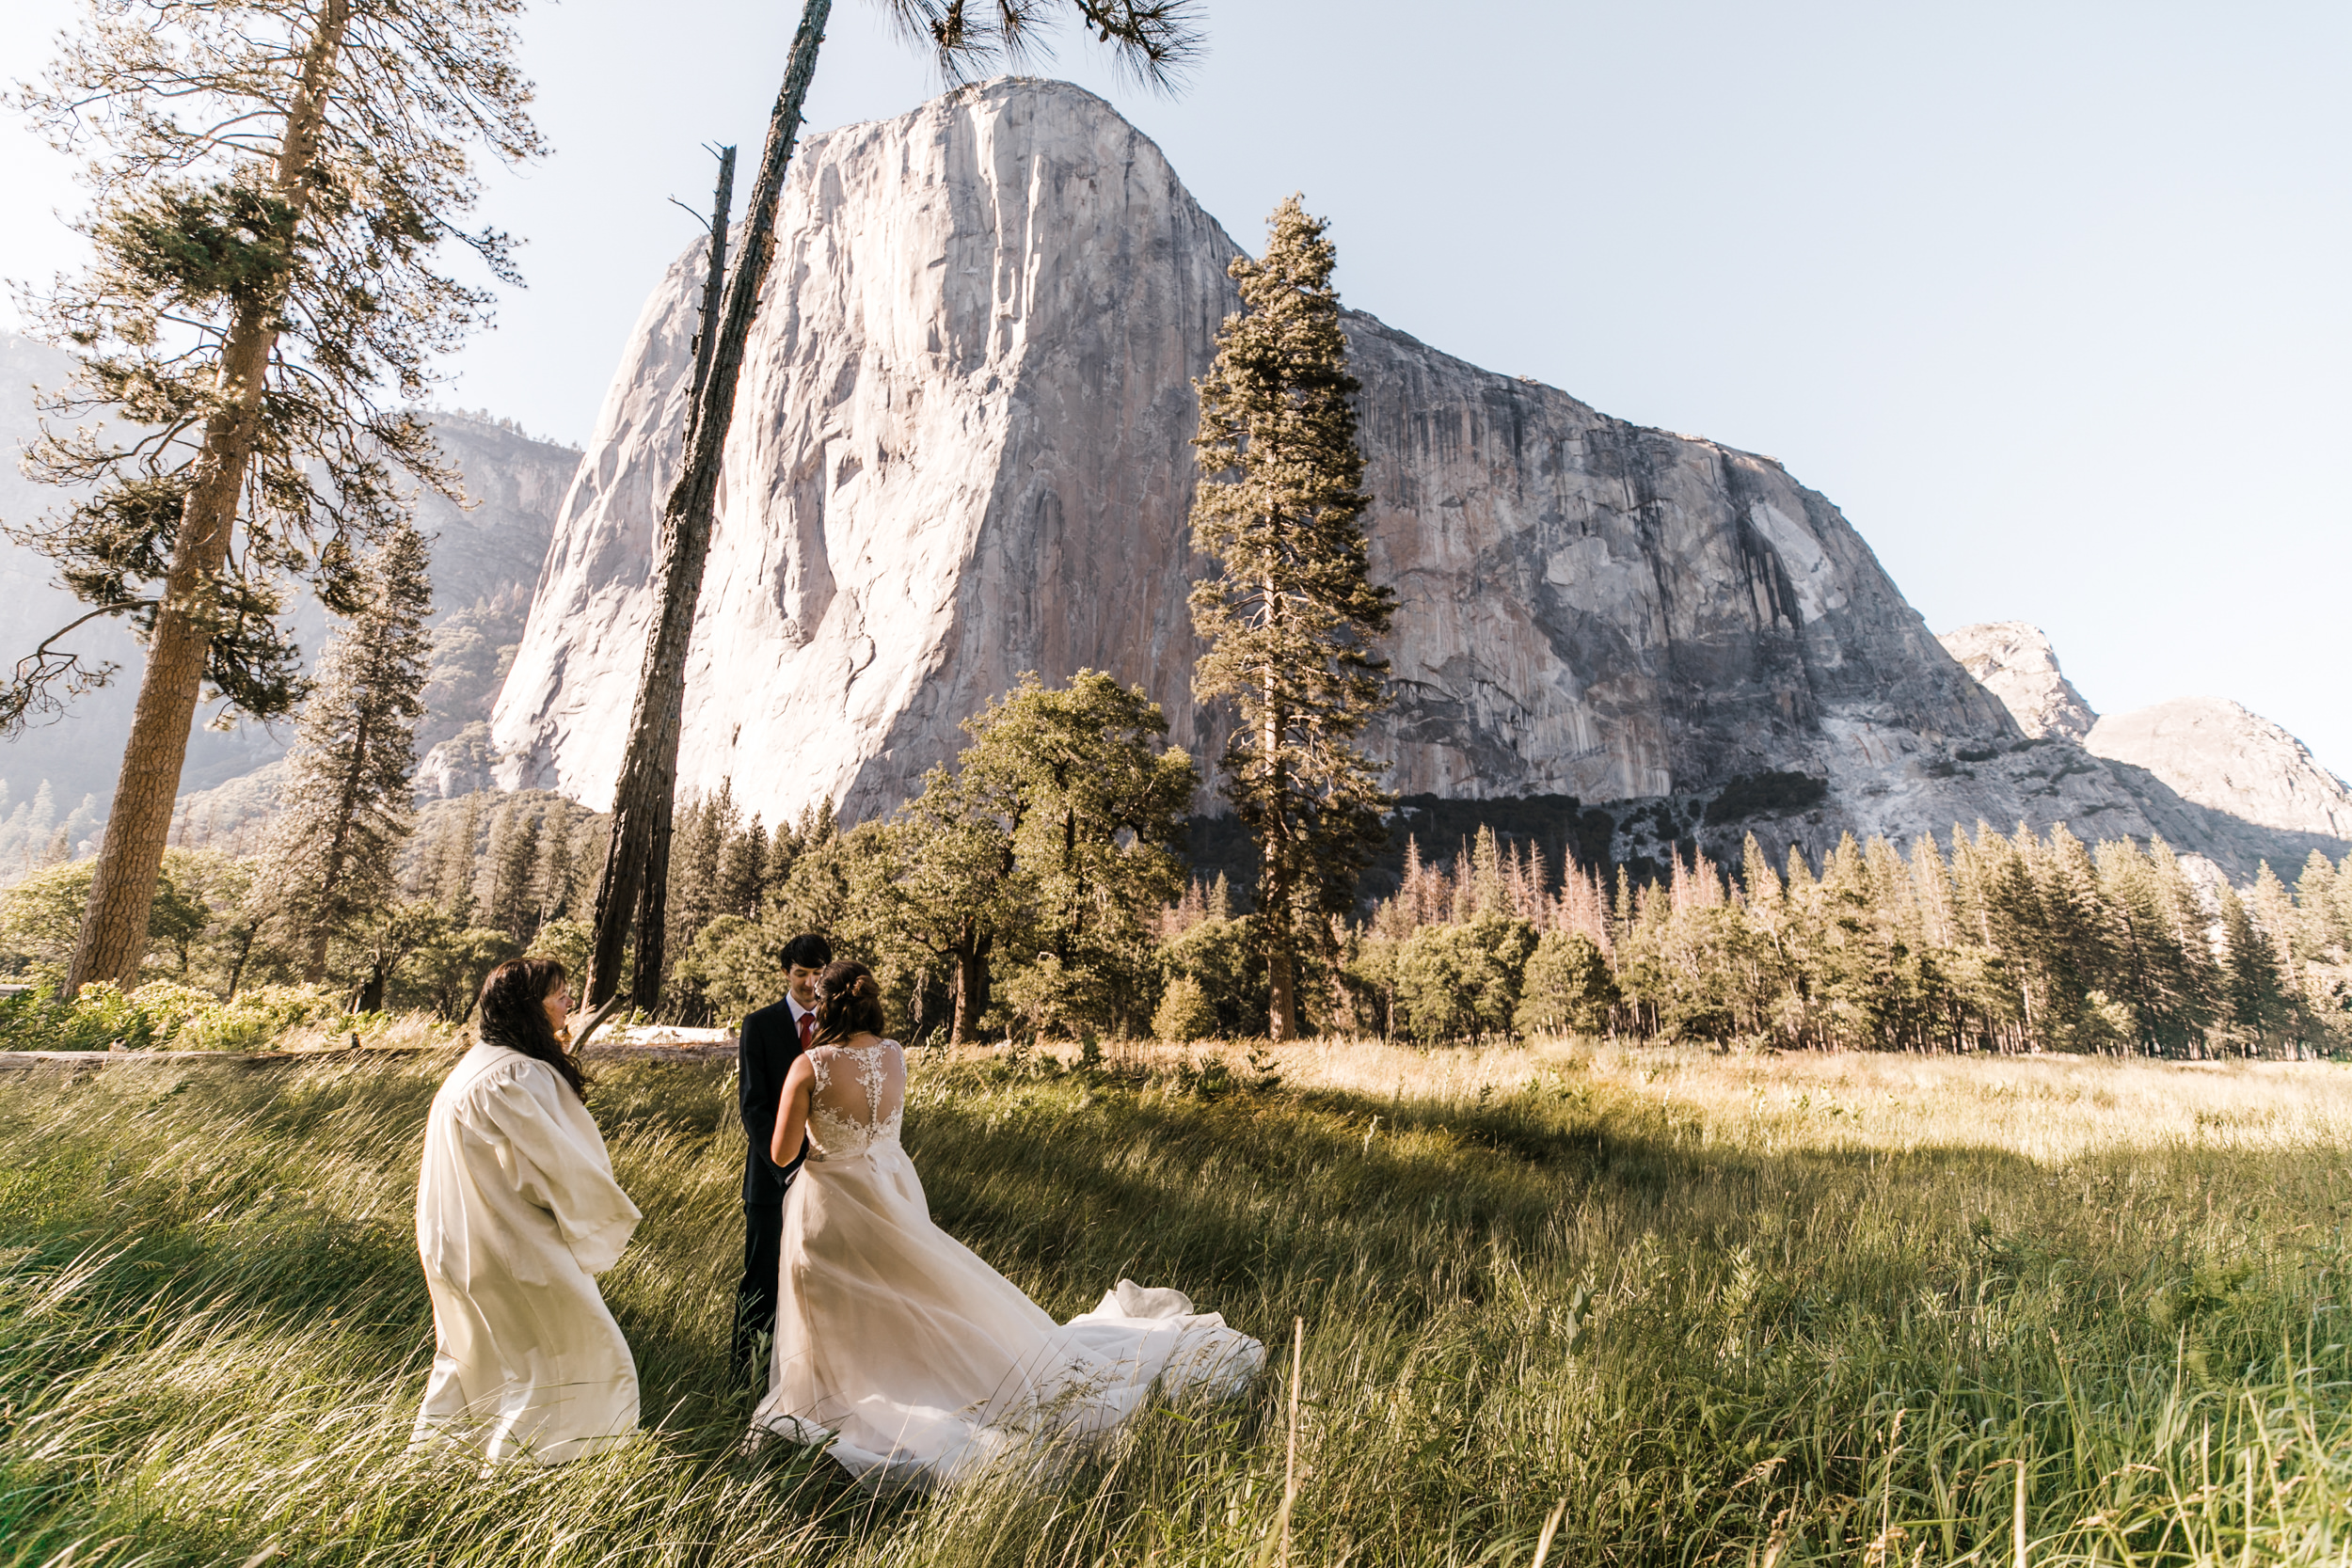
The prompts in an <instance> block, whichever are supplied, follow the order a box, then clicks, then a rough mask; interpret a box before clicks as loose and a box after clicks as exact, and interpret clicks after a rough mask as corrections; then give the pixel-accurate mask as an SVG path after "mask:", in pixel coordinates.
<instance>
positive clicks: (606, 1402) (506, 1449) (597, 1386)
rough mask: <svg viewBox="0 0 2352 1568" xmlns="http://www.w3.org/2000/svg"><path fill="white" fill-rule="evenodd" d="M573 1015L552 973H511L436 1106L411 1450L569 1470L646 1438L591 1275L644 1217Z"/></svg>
mask: <svg viewBox="0 0 2352 1568" xmlns="http://www.w3.org/2000/svg"><path fill="white" fill-rule="evenodd" d="M570 1004H571V997H570V995H569V988H568V986H567V985H566V983H565V979H564V966H563V965H562V964H559V963H557V962H556V961H555V960H554V959H552V958H515V959H511V960H509V961H508V962H506V963H502V964H501V965H499V966H498V967H497V968H496V969H494V970H492V971H491V972H490V975H489V978H488V979H486V980H485V981H484V982H483V985H482V998H481V1000H480V1002H478V1003H477V1004H476V1007H477V1010H478V1012H479V1016H480V1017H481V1020H482V1025H481V1038H480V1039H479V1040H478V1041H477V1042H476V1043H475V1045H474V1047H473V1049H471V1050H470V1051H469V1052H467V1053H466V1054H465V1056H464V1058H463V1059H461V1060H460V1061H459V1062H458V1064H457V1065H456V1067H455V1068H454V1069H452V1070H451V1072H450V1075H449V1076H448V1078H446V1079H445V1080H443V1081H442V1084H441V1088H440V1092H439V1093H438V1094H437V1095H435V1096H434V1097H433V1109H432V1111H431V1113H430V1114H429V1115H428V1116H427V1117H426V1118H425V1132H424V1156H423V1159H422V1161H421V1163H420V1164H419V1168H418V1175H417V1251H418V1254H419V1256H420V1258H421V1260H422V1262H423V1264H424V1281H425V1288H426V1290H427V1291H429V1292H430V1293H431V1295H432V1297H433V1342H434V1354H433V1375H432V1378H431V1379H430V1381H428V1382H427V1383H426V1385H425V1391H424V1406H423V1408H422V1409H421V1410H420V1411H419V1412H418V1415H417V1425H416V1431H415V1433H414V1435H413V1436H412V1437H411V1439H410V1441H411V1442H412V1443H413V1444H416V1445H420V1446H422V1445H427V1444H430V1443H433V1442H434V1441H436V1440H440V1439H451V1440H455V1441H457V1442H460V1443H464V1444H467V1445H469V1446H471V1447H472V1448H474V1449H478V1450H480V1451H481V1452H482V1453H483V1454H484V1455H485V1457H487V1458H490V1459H524V1460H530V1461H533V1462H536V1463H538V1464H542V1465H557V1464H562V1463H564V1461H566V1460H571V1459H578V1458H580V1457H582V1456H584V1455H587V1454H591V1453H594V1452H596V1451H597V1450H599V1449H605V1448H609V1447H612V1445H614V1444H618V1443H623V1442H627V1441H628V1439H629V1437H630V1436H631V1434H633V1433H635V1432H636V1430H637V1364H636V1361H635V1360H634V1359H633V1358H632V1357H631V1356H630V1354H629V1350H628V1340H626V1339H624V1338H622V1337H621V1330H620V1325H619V1324H617V1323H614V1322H613V1321H612V1312H611V1311H609V1310H607V1308H606V1307H605V1305H604V1298H603V1296H602V1295H601V1294H599V1293H598V1291H597V1290H596V1277H595V1276H596V1275H599V1274H602V1273H604V1272H605V1271H606V1270H607V1269H610V1268H611V1267H612V1264H613V1262H614V1261H615V1260H616V1259H619V1257H620V1256H621V1249H622V1248H623V1247H624V1246H626V1245H628V1239H629V1236H630V1233H631V1232H633V1231H634V1230H635V1229H636V1228H637V1221H638V1217H639V1216H638V1212H637V1205H636V1204H634V1203H632V1202H630V1201H629V1198H628V1194H627V1193H625V1192H623V1191H622V1190H621V1188H620V1185H619V1183H617V1182H616V1181H614V1180H612V1157H611V1156H610V1155H609V1154H608V1153H607V1152H606V1150H605V1147H604V1138H603V1136H602V1134H600V1133H599V1132H597V1131H596V1118H595V1117H591V1116H590V1115H589V1114H588V1107H587V1105H586V1103H585V1102H584V1101H583V1100H582V1099H581V1096H582V1093H583V1091H584V1090H585V1088H586V1086H587V1084H586V1080H585V1079H584V1078H583V1077H582V1076H581V1074H580V1064H579V1063H578V1062H577V1061H575V1060H574V1059H573V1058H572V1057H571V1056H570V1054H569V1053H566V1051H565V1050H564V1042H565V1040H566V1038H567V1037H568V1032H569V1031H568V1022H569V1018H568V1013H569V1007H570Z"/></svg>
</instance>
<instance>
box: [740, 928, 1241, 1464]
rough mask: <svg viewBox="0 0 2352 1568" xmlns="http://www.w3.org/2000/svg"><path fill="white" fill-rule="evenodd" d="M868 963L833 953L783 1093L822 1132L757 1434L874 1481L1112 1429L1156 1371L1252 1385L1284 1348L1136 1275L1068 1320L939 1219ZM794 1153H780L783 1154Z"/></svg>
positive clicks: (1051, 1450) (1173, 1385)
mask: <svg viewBox="0 0 2352 1568" xmlns="http://www.w3.org/2000/svg"><path fill="white" fill-rule="evenodd" d="M885 1027H886V1024H885V1022H884V1020H883V1017H882V999H881V991H880V988H878V987H877V986H876V985H875V983H874V977H873V975H872V974H869V973H867V971H866V967H865V966H864V965H863V964H856V963H846V962H845V963H835V964H832V965H830V966H828V967H827V968H826V970H825V972H824V974H823V976H822V977H821V978H820V979H819V980H818V1028H817V1034H816V1036H815V1038H814V1040H813V1042H812V1044H811V1047H810V1049H809V1050H808V1052H807V1053H804V1054H803V1055H802V1056H801V1057H800V1058H799V1059H798V1060H796V1061H794V1062H793V1064H792V1067H791V1070H790V1071H789V1072H788V1073H787V1075H786V1077H785V1081H784V1094H783V1100H782V1103H781V1104H780V1105H779V1106H778V1107H777V1112H776V1130H775V1140H774V1148H775V1149H777V1150H781V1151H782V1158H789V1157H790V1156H791V1155H792V1154H793V1153H795V1152H797V1151H798V1150H799V1149H800V1148H801V1138H802V1133H803V1131H804V1130H805V1132H807V1134H808V1136H809V1138H810V1139H811V1141H812V1142H813V1144H814V1145H815V1147H814V1148H812V1149H811V1151H810V1153H809V1156H808V1163H807V1164H805V1165H803V1167H802V1170H801V1175H800V1178H799V1180H796V1181H794V1182H793V1184H792V1188H791V1191H790V1193H789V1194H788V1195H787V1196H786V1198H785V1207H784V1234H783V1241H782V1253H783V1259H784V1261H783V1267H782V1269H781V1271H780V1272H781V1277H780V1279H779V1281H778V1291H777V1300H778V1306H777V1310H776V1338H775V1348H774V1351H773V1360H772V1361H771V1365H770V1368H769V1377H768V1394H767V1397H766V1398H765V1399H763V1400H762V1401H761V1402H760V1403H759V1408H758V1410H757V1411H756V1412H755V1414H754V1415H753V1417H752V1435H753V1438H754V1440H755V1441H757V1440H758V1439H760V1438H761V1437H762V1436H763V1435H764V1434H767V1433H775V1434H777V1435H779V1436H783V1437H785V1438H787V1439H789V1440H791V1441H793V1442H798V1443H827V1444H829V1447H828V1448H827V1450H826V1451H827V1452H828V1453H829V1454H831V1455H832V1457H833V1458H834V1460H836V1461H837V1462H838V1463H839V1464H840V1465H842V1467H843V1468H845V1469H847V1470H848V1471H850V1474H851V1475H853V1476H855V1477H857V1478H858V1479H859V1480H860V1481H866V1482H868V1483H873V1484H882V1483H887V1484H891V1485H914V1486H919V1487H930V1486H939V1485H943V1484H946V1483H949V1482H953V1481H959V1480H962V1479H965V1478H966V1477H969V1476H970V1475H972V1474H974V1473H976V1472H977V1471H978V1470H980V1469H983V1468H986V1467H987V1466H989V1465H992V1464H995V1463H999V1462H1004V1461H1019V1462H1025V1463H1028V1464H1032V1465H1037V1464H1046V1463H1050V1462H1051V1461H1052V1460H1053V1459H1055V1458H1056V1457H1058V1456H1063V1455H1067V1454H1069V1453H1072V1452H1073V1451H1076V1450H1077V1449H1081V1448H1083V1447H1084V1446H1085V1445H1087V1444H1088V1443H1089V1442H1091V1441H1094V1440H1099V1439H1100V1438H1101V1437H1103V1436H1104V1435H1105V1434H1107V1433H1109V1432H1110V1431H1111V1430H1112V1429H1113V1428H1115V1427H1117V1426H1118V1425H1119V1423H1120V1422H1121V1421H1122V1420H1124V1419H1125V1418H1128V1417H1129V1416H1131V1415H1133V1414H1134V1413H1135V1412H1136V1410H1138V1409H1139V1408H1141V1406H1142V1405H1143V1403H1144V1401H1145V1400H1146V1399H1147V1397H1148V1396H1149V1395H1150V1393H1151V1391H1152V1387H1153V1386H1154V1385H1155V1384H1157V1385H1159V1386H1163V1387H1165V1388H1167V1389H1168V1390H1169V1391H1171V1392H1173V1391H1175V1390H1177V1389H1180V1388H1185V1387H1199V1386H1205V1387H1207V1388H1209V1389H1211V1390H1213V1391H1216V1392H1220V1393H1237V1392H1239V1391H1240V1390H1241V1389H1242V1388H1243V1387H1245V1386H1248V1382H1249V1380H1250V1378H1251V1377H1252V1376H1254V1375H1255V1374H1256V1372H1257V1371H1258V1370H1259V1368H1260V1367H1262V1366H1263V1365H1264V1362H1265V1347H1264V1346H1263V1345H1261V1344H1260V1343H1259V1342H1258V1341H1257V1340H1255V1339H1252V1338H1249V1337H1248V1336H1247V1335H1244V1334H1241V1333H1239V1332H1237V1331H1235V1330H1233V1329H1231V1328H1228V1327H1227V1326H1226V1325H1225V1320H1224V1319H1223V1318H1221V1317H1219V1316H1218V1315H1217V1314H1216V1313H1214V1312H1205V1313H1196V1312H1194V1311H1193V1309H1192V1303H1191V1302H1190V1301H1188V1300H1186V1299H1185V1298H1184V1295H1182V1294H1181V1293H1179V1292H1178V1291H1169V1290H1146V1289H1143V1288H1142V1287H1139V1286H1137V1285H1136V1284H1135V1283H1133V1282H1132V1281H1129V1280H1124V1279H1122V1280H1120V1282H1119V1284H1118V1287H1117V1288H1116V1289H1115V1290H1113V1291H1110V1293H1108V1294H1107V1295H1105V1296H1104V1298H1103V1300H1102V1302H1101V1304H1100V1305H1098V1306H1097V1307H1095V1309H1094V1310H1093V1311H1091V1312H1088V1313H1085V1314H1083V1315H1081V1316H1079V1317H1076V1318H1073V1319H1072V1320H1071V1321H1070V1322H1069V1323H1056V1322H1055V1321H1054V1320H1053V1318H1052V1317H1051V1316H1050V1315H1048V1314H1047V1313H1046V1311H1045V1310H1044V1308H1042V1307H1039V1306H1038V1305H1037V1304H1036V1303H1035V1302H1033V1301H1031V1300H1030V1299H1029V1298H1028V1297H1027V1296H1025V1295H1024V1294H1023V1293H1022V1292H1021V1290H1020V1288H1019V1287H1018V1286H1016V1285H1014V1284H1013V1283H1012V1281H1010V1280H1009V1279H1007V1278H1006V1277H1005V1276H1004V1275H1000V1274H998V1273H997V1272H996V1271H995V1270H994V1269H992V1268H990V1267H989V1266H988V1265H987V1264H986V1263H984V1262H982V1261H981V1260H980V1259H978V1258H977V1256H976V1255H974V1253H973V1252H972V1251H971V1249H969V1248H968V1247H966V1246H964V1245H963V1244H962V1243H960V1242H958V1241H956V1240H955V1239H954V1238H953V1237H951V1236H949V1235H947V1234H946V1232H945V1231H942V1230H941V1229H940V1228H939V1227H937V1226H935V1225H933V1224H932V1223H931V1217H930V1209H929V1207H928V1206H927V1204H926V1202H925V1200H924V1196H923V1183H922V1181H921V1180H920V1179H918V1178H917V1177H916V1176H915V1174H914V1164H913V1163H912V1162H911V1161H909V1160H908V1158H907V1155H906V1150H904V1149H903V1148H899V1146H898V1124H899V1118H900V1116H901V1115H902V1113H903V1112H904V1110H905V1107H906V1086H907V1068H906V1058H905V1056H904V1055H902V1054H901V1053H900V1052H899V1048H898V1042H897V1041H895V1040H889V1039H884V1038H883V1037H882V1030H883V1029H884V1028H885ZM779 1163H781V1159H780V1160H779Z"/></svg>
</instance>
